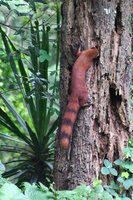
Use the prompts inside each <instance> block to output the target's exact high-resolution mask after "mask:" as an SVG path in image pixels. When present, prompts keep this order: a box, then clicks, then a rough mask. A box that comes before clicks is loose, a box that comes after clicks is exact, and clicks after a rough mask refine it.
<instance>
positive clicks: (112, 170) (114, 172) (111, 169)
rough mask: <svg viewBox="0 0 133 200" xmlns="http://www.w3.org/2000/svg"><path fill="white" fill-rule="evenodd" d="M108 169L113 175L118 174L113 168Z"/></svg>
mask: <svg viewBox="0 0 133 200" xmlns="http://www.w3.org/2000/svg"><path fill="white" fill-rule="evenodd" d="M109 171H110V173H111V174H112V175H113V176H117V175H118V172H117V171H116V169H115V168H109Z"/></svg>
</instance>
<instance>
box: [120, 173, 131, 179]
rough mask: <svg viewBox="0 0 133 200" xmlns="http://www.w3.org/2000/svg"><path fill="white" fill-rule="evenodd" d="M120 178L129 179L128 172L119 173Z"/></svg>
mask: <svg viewBox="0 0 133 200" xmlns="http://www.w3.org/2000/svg"><path fill="white" fill-rule="evenodd" d="M121 177H123V178H126V179H127V178H128V177H129V173H128V172H122V173H121Z"/></svg>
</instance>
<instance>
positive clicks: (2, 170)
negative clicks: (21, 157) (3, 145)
mask: <svg viewBox="0 0 133 200" xmlns="http://www.w3.org/2000/svg"><path fill="white" fill-rule="evenodd" d="M4 171H5V166H4V165H3V164H2V163H1V161H0V174H2V173H3V172H4Z"/></svg>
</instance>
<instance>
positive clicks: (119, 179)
mask: <svg viewBox="0 0 133 200" xmlns="http://www.w3.org/2000/svg"><path fill="white" fill-rule="evenodd" d="M117 181H118V182H120V183H123V182H124V181H125V179H124V178H123V177H120V176H119V177H118V178H117Z"/></svg>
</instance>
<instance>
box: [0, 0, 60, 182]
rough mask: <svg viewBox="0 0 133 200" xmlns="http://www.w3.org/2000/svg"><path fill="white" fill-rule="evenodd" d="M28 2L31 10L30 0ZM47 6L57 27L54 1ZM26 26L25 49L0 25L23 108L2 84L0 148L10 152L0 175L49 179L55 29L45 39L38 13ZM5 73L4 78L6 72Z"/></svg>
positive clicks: (55, 114)
mask: <svg viewBox="0 0 133 200" xmlns="http://www.w3.org/2000/svg"><path fill="white" fill-rule="evenodd" d="M33 2H34V1H33ZM33 2H32V3H33ZM32 5H34V9H35V10H36V9H37V7H36V4H35V3H33V4H32ZM41 5H42V6H43V4H42V3H41ZM30 6H31V4H30ZM47 6H48V5H47ZM44 8H46V5H45V6H44ZM47 9H48V8H47ZM53 11H54V12H55V15H56V16H57V18H56V27H58V26H59V23H60V19H59V5H58V3H55V4H54V8H53ZM28 28H29V32H28V36H29V45H28V47H27V49H21V48H17V47H16V46H15V45H14V42H13V40H12V39H11V37H9V36H8V35H7V34H6V33H5V31H4V30H3V28H2V27H0V33H1V37H2V42H3V49H2V50H3V51H5V53H6V56H7V60H8V63H9V64H8V66H10V67H11V71H12V74H13V75H14V80H15V85H16V86H17V93H19V94H21V100H22V102H23V108H22V109H23V110H24V112H25V113H26V114H24V116H23V117H22V116H21V115H20V114H19V112H18V108H17V107H15V105H13V102H11V99H10V100H9V98H8V97H7V96H6V95H5V94H4V91H3V90H1V91H0V98H1V100H2V102H3V103H1V105H2V106H1V107H0V124H1V125H2V126H3V127H5V128H6V130H7V132H8V133H4V132H1V133H0V138H2V139H3V140H5V139H6V140H8V144H6V145H1V146H0V150H1V151H5V152H11V153H14V154H16V155H15V157H14V158H13V159H11V160H9V161H7V162H6V169H7V170H6V171H5V172H4V174H3V176H4V177H12V178H13V179H16V180H17V183H18V184H21V183H22V182H24V181H30V182H43V183H45V184H48V182H49V180H52V168H53V156H54V139H55V134H54V132H55V130H56V129H57V127H58V107H57V104H58V88H57V83H58V79H57V77H58V64H59V31H57V32H56V33H57V34H56V37H55V39H54V40H51V38H50V37H52V33H53V32H52V31H53V30H52V29H51V28H50V24H49V23H48V22H47V23H46V22H42V20H40V19H38V18H36V19H34V18H33V19H30V18H29V25H28ZM22 30H23V29H21V31H22ZM53 51H54V53H55V55H56V56H54V58H55V61H54V62H55V71H53V72H52V73H51V74H50V69H51V68H50V65H52V64H53V58H52V57H53V55H52V52H53ZM5 78H7V81H8V77H5ZM51 80H52V81H51ZM16 98H17V97H16ZM16 101H17V100H16ZM22 102H20V104H21V106H22ZM15 136H16V137H15Z"/></svg>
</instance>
